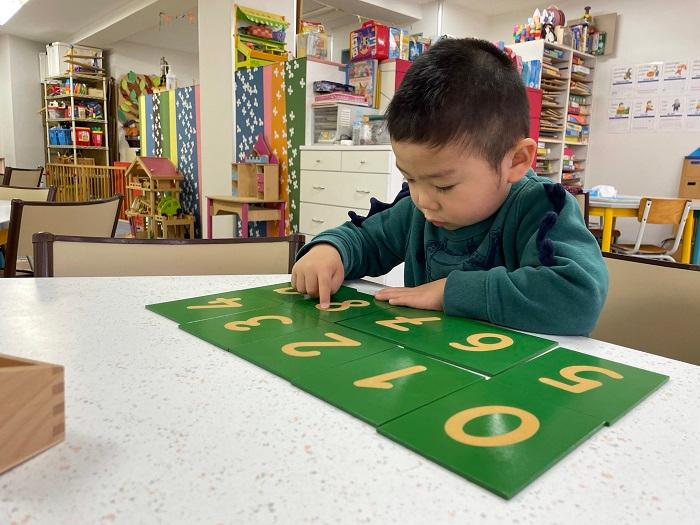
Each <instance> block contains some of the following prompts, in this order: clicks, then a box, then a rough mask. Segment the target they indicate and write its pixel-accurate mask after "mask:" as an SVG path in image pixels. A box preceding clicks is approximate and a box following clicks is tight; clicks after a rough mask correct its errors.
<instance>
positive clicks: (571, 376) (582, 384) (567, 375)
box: [539, 366, 622, 394]
mask: <svg viewBox="0 0 700 525" xmlns="http://www.w3.org/2000/svg"><path fill="white" fill-rule="evenodd" d="M579 372H598V373H599V374H603V375H606V376H608V377H612V378H613V379H622V374H618V373H617V372H614V371H613V370H608V369H607V368H601V367H599V366H567V367H565V368H562V369H561V370H559V374H560V375H561V376H562V377H563V378H564V379H568V380H569V381H573V382H574V383H576V384H574V385H568V384H566V383H562V382H561V381H556V380H554V379H550V378H549V377H540V378H539V381H540V383H544V384H545V385H549V386H553V387H554V388H560V389H561V390H566V391H567V392H571V393H572V394H582V393H584V392H588V391H589V390H593V389H594V388H598V387H599V386H602V385H603V383H601V382H600V381H596V380H595V379H586V378H585V377H578V376H577V375H576V374H578V373H579Z"/></svg>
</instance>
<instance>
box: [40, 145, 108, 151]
mask: <svg viewBox="0 0 700 525" xmlns="http://www.w3.org/2000/svg"><path fill="white" fill-rule="evenodd" d="M49 148H51V149H73V148H75V149H97V150H106V149H107V146H59V145H56V144H49Z"/></svg>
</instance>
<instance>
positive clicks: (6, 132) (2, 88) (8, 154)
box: [0, 35, 15, 165]
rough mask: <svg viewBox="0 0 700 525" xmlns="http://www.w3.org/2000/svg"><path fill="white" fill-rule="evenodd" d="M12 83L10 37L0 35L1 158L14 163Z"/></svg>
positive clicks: (10, 163) (8, 162)
mask: <svg viewBox="0 0 700 525" xmlns="http://www.w3.org/2000/svg"><path fill="white" fill-rule="evenodd" d="M12 126H13V125H12V83H11V82H10V37H9V36H8V35H0V157H4V158H5V161H6V162H7V164H8V165H12V164H13V163H14V154H15V141H14V135H13V132H12Z"/></svg>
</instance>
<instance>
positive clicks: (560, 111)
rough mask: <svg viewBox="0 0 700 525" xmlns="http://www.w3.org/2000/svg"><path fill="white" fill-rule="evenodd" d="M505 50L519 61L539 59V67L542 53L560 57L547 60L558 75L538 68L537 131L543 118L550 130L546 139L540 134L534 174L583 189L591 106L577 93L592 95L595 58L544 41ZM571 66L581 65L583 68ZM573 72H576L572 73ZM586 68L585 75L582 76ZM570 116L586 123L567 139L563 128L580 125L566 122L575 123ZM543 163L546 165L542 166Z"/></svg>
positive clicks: (587, 100)
mask: <svg viewBox="0 0 700 525" xmlns="http://www.w3.org/2000/svg"><path fill="white" fill-rule="evenodd" d="M508 47H510V48H511V49H512V50H513V51H515V52H516V53H517V54H518V55H520V57H521V58H522V60H523V62H529V61H533V60H539V61H540V62H541V63H542V65H543V66H545V63H544V57H545V54H546V53H558V54H559V55H561V57H560V58H552V59H551V66H552V67H554V68H556V69H558V70H559V72H558V76H557V75H556V74H551V73H545V72H544V71H545V68H544V67H542V68H540V78H539V79H538V83H539V85H538V86H535V87H539V88H540V89H542V92H543V99H542V114H541V115H540V130H541V132H542V121H543V118H544V119H545V121H546V120H547V117H546V116H547V115H549V122H550V123H551V126H550V130H552V133H551V135H550V136H543V135H542V133H540V137H539V146H540V147H538V161H542V163H543V164H542V166H541V167H540V169H539V170H538V173H540V174H541V175H543V176H546V177H549V178H551V179H552V180H555V181H556V182H561V183H563V184H564V185H567V186H580V187H583V185H584V183H585V172H586V169H585V165H586V157H587V154H588V143H589V139H588V130H589V129H590V120H591V116H592V115H591V114H592V108H593V106H592V95H591V94H588V95H581V94H579V93H583V91H582V90H585V89H586V88H587V89H588V90H589V91H590V92H591V93H592V90H593V82H594V74H595V65H596V57H595V56H593V55H590V54H588V53H581V52H580V51H575V50H573V49H571V48H569V47H566V46H562V45H559V44H556V43H554V44H553V43H549V42H545V41H544V40H532V41H529V42H522V43H519V44H510V45H509V46H508ZM578 62H580V64H578ZM575 66H583V69H582V68H578V67H575ZM577 69H579V71H576V70H577ZM586 69H588V70H589V72H587V73H585V72H584V71H585V70H586ZM543 80H544V83H543ZM581 86H585V87H581ZM577 97H585V100H584V101H583V102H581V99H579V98H577ZM581 108H585V109H581ZM548 110H549V111H548ZM552 110H553V111H552ZM581 111H583V113H581ZM584 114H585V115H584ZM573 115H584V116H585V122H586V124H585V128H582V129H581V134H580V135H579V136H578V137H576V138H575V139H574V138H572V137H571V136H567V132H566V130H567V127H568V128H569V130H571V131H574V128H576V126H577V125H578V126H581V124H579V123H576V122H569V120H575V118H576V117H573ZM546 127H547V126H545V129H546ZM576 129H578V128H576ZM583 131H585V133H583ZM568 153H572V154H573V160H571V159H570V158H569V155H567V154H568ZM544 161H549V162H547V163H544ZM572 177H576V178H572Z"/></svg>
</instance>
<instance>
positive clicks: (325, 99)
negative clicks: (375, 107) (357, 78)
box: [314, 91, 367, 106]
mask: <svg viewBox="0 0 700 525" xmlns="http://www.w3.org/2000/svg"><path fill="white" fill-rule="evenodd" d="M333 102H344V103H346V104H354V105H356V106H366V105H367V98H366V97H365V96H364V95H355V94H352V93H343V92H340V91H337V92H335V93H325V94H322V95H316V96H315V97H314V103H315V104H320V103H333Z"/></svg>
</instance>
